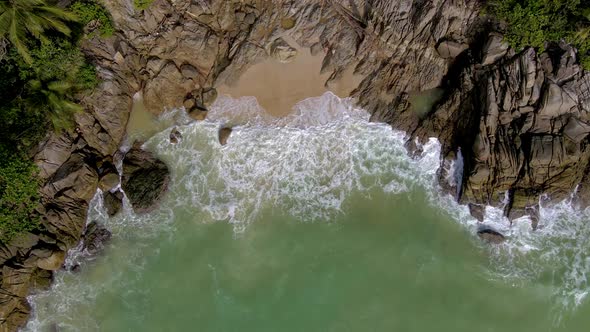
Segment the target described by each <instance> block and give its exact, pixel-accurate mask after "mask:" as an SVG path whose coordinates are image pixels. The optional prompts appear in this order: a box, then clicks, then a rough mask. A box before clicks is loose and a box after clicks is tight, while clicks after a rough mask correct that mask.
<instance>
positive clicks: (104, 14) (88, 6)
mask: <svg viewBox="0 0 590 332" xmlns="http://www.w3.org/2000/svg"><path fill="white" fill-rule="evenodd" d="M70 10H71V11H72V12H73V13H74V14H76V15H77V16H78V18H79V20H80V23H81V24H82V25H84V26H86V25H87V24H89V23H93V22H96V23H95V24H96V25H97V26H98V30H99V31H100V34H101V36H103V37H109V36H111V35H112V34H113V33H114V32H115V28H114V27H113V22H112V20H111V17H110V15H109V12H108V11H107V10H106V9H105V8H104V7H103V6H101V5H100V4H99V3H97V2H96V0H81V1H77V2H75V3H73V4H72V5H71V6H70Z"/></svg>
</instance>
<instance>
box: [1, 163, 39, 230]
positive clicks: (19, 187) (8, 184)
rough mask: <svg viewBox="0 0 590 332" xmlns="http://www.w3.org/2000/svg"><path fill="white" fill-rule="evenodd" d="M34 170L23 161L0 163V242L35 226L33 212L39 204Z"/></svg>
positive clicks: (30, 164)
mask: <svg viewBox="0 0 590 332" xmlns="http://www.w3.org/2000/svg"><path fill="white" fill-rule="evenodd" d="M0 155H2V153H0ZM38 182H39V181H38V180H36V178H35V167H34V165H33V164H32V163H31V162H29V161H27V160H19V159H13V160H11V161H7V159H4V158H3V159H2V163H0V241H7V240H9V239H11V238H12V237H14V236H15V235H17V234H19V233H21V232H26V231H32V230H34V229H36V228H38V227H39V220H38V217H37V216H35V214H34V213H33V211H34V209H35V207H36V206H37V204H38V201H39V193H38V190H39V183H38Z"/></svg>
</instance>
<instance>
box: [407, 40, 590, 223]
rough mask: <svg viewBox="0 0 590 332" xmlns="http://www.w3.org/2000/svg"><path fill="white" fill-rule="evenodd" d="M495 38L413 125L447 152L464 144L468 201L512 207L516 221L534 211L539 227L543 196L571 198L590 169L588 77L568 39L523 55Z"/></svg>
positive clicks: (464, 198) (469, 60)
mask: <svg viewBox="0 0 590 332" xmlns="http://www.w3.org/2000/svg"><path fill="white" fill-rule="evenodd" d="M487 39H488V41H487V42H486V44H485V47H483V48H482V49H481V53H478V52H477V49H476V48H474V49H472V50H471V51H470V52H469V54H467V55H466V56H465V58H464V59H462V61H464V62H463V63H462V67H461V68H460V72H459V73H457V77H455V78H449V81H448V82H447V95H446V96H445V99H444V100H443V101H441V103H440V104H439V105H438V107H437V108H436V110H435V111H434V112H432V113H431V114H429V115H428V116H427V117H426V118H424V119H420V121H419V125H417V126H414V127H411V128H409V129H410V130H412V131H414V132H415V133H416V134H417V135H418V136H431V135H436V136H437V137H439V138H440V139H441V140H442V141H443V143H444V145H445V149H444V150H445V153H450V152H452V151H456V150H457V149H458V148H461V151H462V152H463V155H464V158H465V170H464V173H463V187H462V188H461V191H460V192H459V195H458V198H459V199H460V200H461V201H463V202H471V203H478V204H492V205H495V206H499V207H504V209H505V214H506V215H507V216H509V217H510V218H511V219H515V218H518V217H520V216H523V215H525V214H528V215H531V217H532V219H533V226H534V227H535V226H536V223H535V222H536V220H537V214H538V208H537V206H538V204H539V201H540V199H541V196H542V195H543V196H544V197H545V196H546V197H547V198H548V199H550V200H555V201H558V200H563V199H566V198H568V197H569V196H570V195H571V194H572V191H573V189H574V188H576V186H577V185H578V184H580V183H581V182H582V178H583V176H584V174H585V172H586V168H587V166H588V160H589V159H590V150H589V149H588V140H587V138H588V134H589V133H590V125H588V121H589V120H590V119H589V114H588V111H587V109H588V107H589V106H590V104H589V103H588V99H587V97H585V96H587V95H588V88H587V79H588V77H587V76H586V75H585V73H584V71H583V70H582V69H581V68H580V66H579V65H578V64H577V62H576V58H575V52H574V50H573V49H572V48H571V47H569V46H567V45H552V46H551V47H549V48H548V49H547V51H546V52H544V53H542V54H538V53H537V52H536V51H535V50H534V49H526V50H524V51H522V52H520V53H518V54H515V53H514V51H509V52H506V47H505V46H501V45H498V46H496V47H495V48H491V47H490V46H489V45H491V44H494V43H496V44H497V35H496V34H494V33H491V34H489V35H488V37H487ZM502 53H503V54H504V55H502V56H500V57H498V56H496V55H497V54H502ZM490 54H494V55H493V56H492V58H494V59H495V62H494V63H491V64H487V65H486V63H489V59H490ZM579 194H581V195H582V196H584V195H586V194H585V193H584V192H582V191H580V193H579ZM588 198H590V197H583V199H582V201H584V202H588Z"/></svg>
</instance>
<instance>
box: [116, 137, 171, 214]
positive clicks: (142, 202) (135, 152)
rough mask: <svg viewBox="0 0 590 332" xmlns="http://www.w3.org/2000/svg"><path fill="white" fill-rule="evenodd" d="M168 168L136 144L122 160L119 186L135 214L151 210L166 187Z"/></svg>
mask: <svg viewBox="0 0 590 332" xmlns="http://www.w3.org/2000/svg"><path fill="white" fill-rule="evenodd" d="M169 181H170V174H169V172H168V167H167V166H166V164H164V163H163V162H162V161H160V160H159V159H157V158H155V157H154V156H153V155H152V154H151V153H150V152H149V151H146V150H143V149H141V144H139V143H136V144H135V145H134V146H133V147H132V148H131V150H129V152H127V154H126V155H125V159H123V180H122V182H121V186H122V188H123V190H124V191H125V194H126V195H127V197H128V198H129V201H130V202H131V205H132V206H133V210H134V211H135V212H136V213H144V212H148V211H150V210H152V209H153V208H154V207H155V206H156V204H157V203H158V201H159V200H160V199H161V198H162V196H163V195H164V193H165V192H166V189H167V187H168V182H169Z"/></svg>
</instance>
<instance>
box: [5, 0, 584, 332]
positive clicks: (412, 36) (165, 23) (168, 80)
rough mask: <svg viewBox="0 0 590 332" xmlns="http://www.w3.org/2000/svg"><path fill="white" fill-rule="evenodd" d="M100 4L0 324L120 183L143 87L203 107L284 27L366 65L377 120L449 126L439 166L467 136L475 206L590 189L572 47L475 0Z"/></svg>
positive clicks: (331, 55) (9, 255) (529, 207)
mask: <svg viewBox="0 0 590 332" xmlns="http://www.w3.org/2000/svg"><path fill="white" fill-rule="evenodd" d="M103 3H104V5H105V6H106V7H107V9H108V10H109V11H110V12H111V14H112V18H113V21H114V24H115V26H116V28H117V33H116V34H115V36H113V37H111V38H108V39H100V38H97V37H94V38H93V39H88V40H86V41H85V44H84V46H83V47H84V50H85V52H86V54H87V55H88V56H89V57H91V58H92V59H93V60H94V62H95V63H96V65H97V68H98V72H99V75H100V78H101V79H102V83H101V85H100V86H99V87H98V88H97V89H96V90H95V91H94V92H93V93H92V94H90V95H88V96H85V97H83V99H82V100H81V103H82V104H83V105H84V106H85V108H86V112H84V113H82V114H79V115H77V117H76V124H77V128H76V130H74V131H71V132H68V133H63V134H53V135H50V136H48V137H47V139H46V140H45V141H44V142H43V143H42V145H41V146H40V147H39V150H38V152H37V153H36V155H35V161H36V163H37V164H38V165H39V168H40V170H41V177H42V178H43V180H44V181H45V185H44V187H43V188H42V195H43V204H42V207H40V208H39V211H40V212H41V214H42V215H43V216H44V217H43V220H42V223H43V225H44V228H45V229H46V230H45V231H43V232H37V233H29V234H24V235H23V236H21V237H19V238H18V239H15V240H14V241H12V242H11V243H9V244H2V245H1V246H0V264H1V265H2V270H1V273H2V284H1V287H0V330H7V331H12V330H16V329H17V328H18V327H19V326H21V325H22V324H24V322H25V321H26V319H27V317H28V315H29V311H30V308H29V306H28V304H27V302H26V299H25V297H26V296H27V294H29V293H30V292H31V291H34V290H35V289H38V288H39V287H45V286H47V285H48V284H49V281H50V278H51V271H53V270H57V269H59V268H61V266H62V263H63V259H64V254H65V252H67V250H69V249H71V248H73V247H75V246H76V245H77V243H78V242H79V241H80V239H81V236H82V233H83V232H84V229H85V221H86V210H87V207H88V203H89V201H90V199H91V197H92V196H93V194H94V192H95V191H96V188H97V187H98V186H99V185H100V186H101V188H107V189H111V188H112V187H113V183H112V182H113V179H115V180H116V176H114V175H113V174H114V173H116V169H115V167H114V165H115V160H116V159H117V158H121V156H120V155H119V153H118V152H117V151H118V148H119V146H120V145H121V143H122V142H123V140H124V137H125V126H126V123H127V120H128V118H129V112H130V109H131V105H132V102H133V96H134V95H136V93H138V92H139V93H140V94H141V95H142V96H143V98H144V102H145V105H146V106H147V108H148V110H149V111H151V112H153V113H160V112H162V111H163V110H164V109H166V108H171V107H177V106H185V107H186V108H187V110H188V111H189V112H190V113H191V115H192V116H193V117H195V118H197V119H199V118H203V116H204V115H205V114H206V110H207V107H208V105H209V104H210V103H211V102H212V101H213V100H214V99H215V97H216V95H217V93H216V90H215V88H216V86H218V85H219V84H222V83H223V82H226V81H231V80H233V79H235V78H236V77H239V75H240V74H241V73H243V72H244V71H245V70H246V69H247V68H248V67H249V66H250V65H251V64H253V63H255V62H257V61H259V60H261V59H264V58H266V57H269V56H274V57H276V58H278V59H279V60H285V59H288V57H290V56H293V54H292V53H290V52H289V50H290V47H289V45H288V44H286V42H285V40H284V39H283V38H282V37H284V36H286V35H288V36H289V37H290V38H291V39H293V40H295V41H297V43H298V44H299V45H300V46H301V47H308V48H310V49H311V51H312V53H313V54H323V56H324V60H323V66H322V71H323V72H326V73H330V74H331V75H330V79H329V80H335V79H338V78H339V77H340V76H341V75H342V73H343V72H344V71H346V70H347V69H350V68H353V69H354V72H355V73H356V74H357V75H361V76H362V77H364V80H362V82H361V83H360V85H359V86H358V88H357V89H356V90H355V91H354V92H353V96H355V97H357V98H358V100H359V102H360V104H361V105H362V106H364V107H365V108H366V109H367V110H368V111H370V112H372V114H373V119H374V120H375V121H385V122H388V123H390V124H391V125H392V126H393V127H394V128H398V129H403V130H406V131H408V133H410V134H411V135H412V136H413V137H416V138H418V139H424V138H425V137H428V136H436V137H438V138H439V139H440V140H441V142H442V143H443V154H444V156H443V157H444V159H443V160H442V161H441V162H442V163H443V166H444V165H446V164H448V162H449V160H451V159H453V158H455V156H456V155H457V152H458V151H459V149H460V151H461V152H462V155H463V157H464V165H465V167H464V169H463V181H462V182H461V185H460V188H450V189H453V190H451V192H452V193H453V194H455V195H456V196H457V199H459V200H461V201H462V202H465V203H471V204H473V205H472V206H473V207H474V211H477V206H478V205H479V206H481V205H484V204H492V205H501V206H505V212H506V215H508V216H510V217H513V218H514V217H517V216H520V215H522V214H523V213H528V214H532V215H533V216H534V215H535V209H536V206H537V204H538V202H539V197H540V195H542V194H547V195H548V197H550V198H551V199H554V200H560V199H563V198H565V197H568V196H569V195H570V194H571V193H572V190H573V189H574V188H575V187H576V186H577V185H578V184H581V185H580V187H579V188H578V193H579V197H580V198H581V199H580V201H581V202H587V201H588V200H587V196H588V194H589V193H590V189H589V188H587V187H586V186H585V184H586V183H587V181H586V180H587V177H589V176H590V175H589V174H590V170H589V169H588V160H589V158H590V156H589V153H590V151H589V148H588V138H587V135H588V133H590V125H589V124H588V121H590V118H588V117H589V115H588V111H589V110H590V103H589V98H590V91H589V89H588V86H589V84H588V76H587V75H586V74H585V72H584V71H583V70H581V69H580V67H579V65H578V64H577V61H576V55H575V52H574V50H572V49H571V48H569V47H568V46H567V45H550V47H548V48H547V51H546V52H544V53H542V54H538V53H537V52H536V51H535V50H533V49H526V50H522V51H519V52H516V51H515V50H511V49H509V48H508V47H507V46H506V45H505V44H504V43H503V42H502V36H501V35H499V34H498V31H500V32H501V27H500V28H499V27H497V26H496V24H494V22H492V21H489V20H488V19H487V18H485V17H481V16H480V15H479V10H480V4H479V1H476V0H422V1H412V0H400V1H385V0H383V1H382V0H350V1H348V0H322V1H317V0H281V1H278V0H276V1H269V0H192V1H189V0H186V1H180V0H155V1H154V2H153V3H152V5H151V6H150V7H149V8H148V9H147V10H138V9H136V8H135V7H134V5H133V1H132V0H103ZM434 89H436V90H434ZM433 91H435V92H436V93H434V95H436V98H433V102H434V105H433V106H434V107H427V108H426V109H424V110H421V111H417V109H416V107H415V105H413V104H412V100H413V99H412V96H415V95H419V94H420V93H423V92H433ZM162 167H163V166H162ZM162 167H160V166H158V169H159V170H160V169H162ZM443 168H444V167H443ZM441 176H442V174H441ZM163 183H165V180H163ZM140 196H141V195H140ZM109 197H111V196H109ZM112 197H115V195H114V194H113V195H112ZM118 197H119V198H120V196H118ZM114 200H116V199H114Z"/></svg>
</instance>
